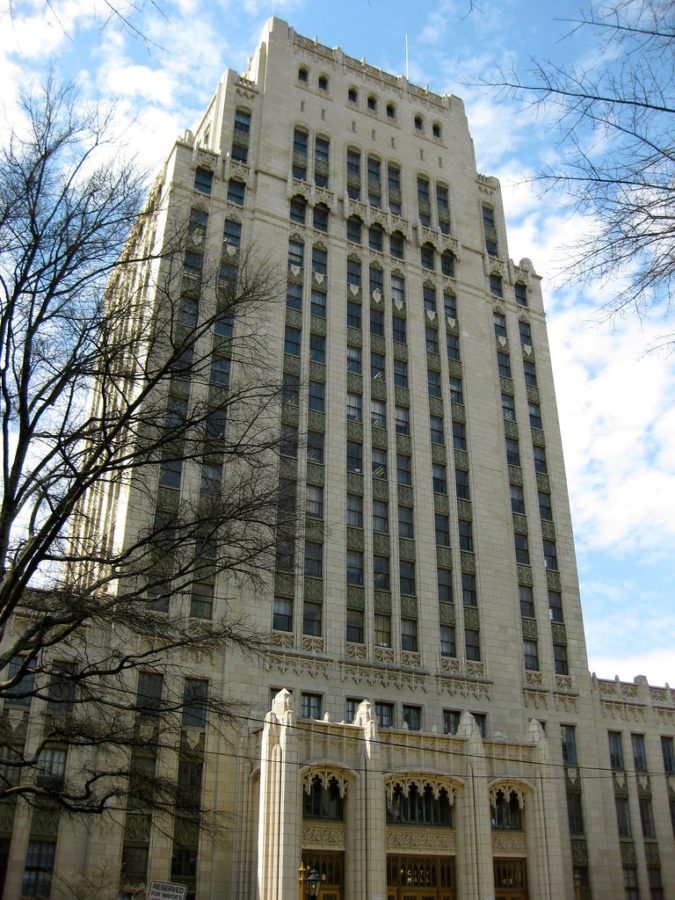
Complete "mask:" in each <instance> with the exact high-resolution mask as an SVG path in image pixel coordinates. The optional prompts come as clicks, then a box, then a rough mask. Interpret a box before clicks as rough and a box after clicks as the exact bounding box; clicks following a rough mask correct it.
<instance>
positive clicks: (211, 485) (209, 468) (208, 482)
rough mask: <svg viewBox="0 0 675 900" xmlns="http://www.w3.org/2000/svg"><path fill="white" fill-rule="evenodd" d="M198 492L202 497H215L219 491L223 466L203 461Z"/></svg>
mask: <svg viewBox="0 0 675 900" xmlns="http://www.w3.org/2000/svg"><path fill="white" fill-rule="evenodd" d="M201 475H202V477H201V482H200V485H199V493H200V494H201V495H202V497H216V496H217V495H218V494H219V493H220V483H221V480H222V477H223V467H222V465H221V464H220V463H203V464H202V473H201Z"/></svg>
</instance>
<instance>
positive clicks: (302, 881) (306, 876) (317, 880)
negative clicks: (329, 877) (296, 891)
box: [298, 863, 326, 897]
mask: <svg viewBox="0 0 675 900" xmlns="http://www.w3.org/2000/svg"><path fill="white" fill-rule="evenodd" d="M325 878H326V876H325V875H319V873H318V872H317V871H316V869H310V867H309V866H305V865H303V864H302V863H301V864H300V866H299V867H298V883H299V885H300V896H301V897H304V895H305V886H306V887H307V896H308V897H318V896H319V891H320V890H321V882H322V881H324V880H325Z"/></svg>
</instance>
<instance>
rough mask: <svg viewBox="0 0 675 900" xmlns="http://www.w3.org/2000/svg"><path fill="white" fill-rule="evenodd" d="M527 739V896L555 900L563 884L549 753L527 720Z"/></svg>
mask: <svg viewBox="0 0 675 900" xmlns="http://www.w3.org/2000/svg"><path fill="white" fill-rule="evenodd" d="M528 737H529V739H530V741H532V742H533V743H534V751H535V752H534V755H535V761H536V763H537V764H538V765H537V773H536V779H535V791H534V794H533V795H529V796H528V797H527V800H526V803H527V806H526V810H525V821H526V823H527V844H528V857H529V865H528V877H529V882H530V896H531V897H536V898H537V900H556V898H558V897H559V896H560V886H561V885H562V884H564V877H563V862H562V847H561V843H560V829H559V826H558V815H559V812H560V811H559V809H558V805H557V801H556V795H555V790H554V788H553V779H552V778H551V777H550V772H551V751H550V747H549V743H548V740H547V739H546V735H545V734H544V730H543V728H542V727H541V725H540V724H539V722H537V720H536V719H530V725H529V730H528Z"/></svg>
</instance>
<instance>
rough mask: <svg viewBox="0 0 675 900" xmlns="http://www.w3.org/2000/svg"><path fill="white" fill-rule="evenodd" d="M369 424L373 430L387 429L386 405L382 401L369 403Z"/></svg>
mask: <svg viewBox="0 0 675 900" xmlns="http://www.w3.org/2000/svg"><path fill="white" fill-rule="evenodd" d="M370 424H371V425H372V426H373V428H386V427H387V404H386V403H385V401H384V400H371V401H370Z"/></svg>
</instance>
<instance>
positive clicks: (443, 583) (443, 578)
mask: <svg viewBox="0 0 675 900" xmlns="http://www.w3.org/2000/svg"><path fill="white" fill-rule="evenodd" d="M436 584H437V585H438V602H439V603H452V602H453V594H452V571H451V570H450V569H437V570H436Z"/></svg>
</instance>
